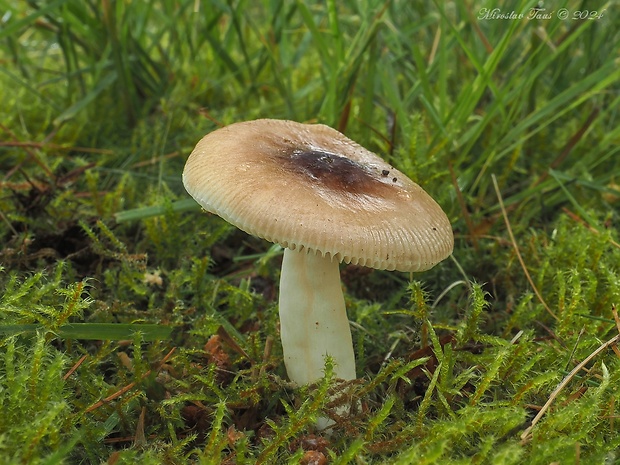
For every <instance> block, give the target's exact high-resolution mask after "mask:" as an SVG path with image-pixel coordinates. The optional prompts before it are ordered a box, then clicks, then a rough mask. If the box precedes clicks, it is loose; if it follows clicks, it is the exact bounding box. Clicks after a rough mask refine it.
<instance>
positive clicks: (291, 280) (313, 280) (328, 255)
mask: <svg viewBox="0 0 620 465" xmlns="http://www.w3.org/2000/svg"><path fill="white" fill-rule="evenodd" d="M183 183H184V185H185V188H186V189H187V191H188V192H189V194H190V195H191V196H192V197H194V199H195V200H196V201H197V202H198V203H199V204H200V205H201V206H202V207H203V208H204V209H205V210H207V211H209V212H212V213H215V214H217V215H219V216H221V217H222V218H223V219H225V220H226V221H228V222H229V223H232V224H233V225H235V226H237V227H238V228H240V229H242V230H243V231H245V232H247V233H248V234H252V235H255V236H258V237H261V238H263V239H266V240H268V241H271V242H275V243H278V244H280V245H281V246H282V247H284V248H285V249H284V257H283V260H282V270H281V274H280V299H279V312H280V333H281V339H282V349H283V352H284V363H285V366H286V371H287V374H288V376H289V378H290V380H291V381H293V382H294V383H297V384H298V385H304V384H309V383H312V382H315V381H317V380H318V379H320V378H321V377H322V376H323V371H324V367H325V356H326V355H329V356H331V357H332V359H333V361H334V364H335V367H334V373H335V376H336V377H337V378H341V379H345V380H351V379H355V378H356V373H355V356H354V352H353V343H352V339H351V330H350V328H349V321H348V319H347V314H346V309H345V302H344V296H343V293H342V287H341V283H340V272H339V263H340V262H345V263H352V264H356V265H362V266H367V267H371V268H376V269H379V270H399V271H423V270H427V269H429V268H431V267H433V266H434V265H435V264H437V263H438V262H440V261H441V260H443V259H444V258H446V257H448V256H449V255H450V254H451V253H452V248H453V244H454V238H453V234H452V228H451V226H450V222H449V221H448V218H447V217H446V215H445V213H444V212H443V211H442V209H441V207H439V205H438V204H437V203H436V202H435V201H434V200H433V199H432V198H431V197H430V196H429V195H428V194H427V193H426V192H425V191H424V190H422V188H421V187H420V186H418V185H417V184H415V183H414V182H413V181H411V180H410V179H409V178H407V177H406V176H405V175H404V174H403V173H401V172H400V171H398V170H397V169H395V168H394V167H393V166H390V165H389V164H388V163H386V162H385V161H384V160H382V159H381V158H379V157H378V156H377V155H375V154H374V153H372V152H370V151H368V150H366V149H365V148H363V147H362V146H360V145H359V144H357V143H355V142H353V141H352V140H350V139H348V138H347V137H345V136H344V135H343V134H341V133H340V132H338V131H336V130H335V129H332V128H330V127H328V126H325V125H322V124H301V123H297V122H293V121H283V120H271V119H260V120H255V121H247V122H241V123H235V124H231V125H229V126H226V127H223V128H221V129H217V130H216V131H214V132H211V133H210V134H208V135H206V136H205V137H204V138H203V139H202V140H201V141H200V142H199V143H198V145H197V146H196V148H195V149H194V151H193V152H192V153H191V155H190V156H189V159H188V160H187V163H186V165H185V170H184V172H183Z"/></svg>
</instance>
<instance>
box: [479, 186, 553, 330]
mask: <svg viewBox="0 0 620 465" xmlns="http://www.w3.org/2000/svg"><path fill="white" fill-rule="evenodd" d="M491 178H492V179H493V187H494V188H495V194H496V195H497V200H498V201H499V207H500V209H501V210H502V216H503V217H504V222H505V223H506V229H507V230H508V235H509V236H510V241H511V242H512V246H513V247H514V249H515V253H516V254H517V259H518V260H519V263H520V264H521V268H523V272H524V273H525V277H526V278H527V281H528V282H529V283H530V286H532V289H533V290H534V293H535V294H536V297H538V300H539V301H540V303H541V304H542V305H543V307H545V310H547V313H549V315H551V316H552V317H553V319H554V320H556V321H557V320H558V317H557V316H556V314H555V313H553V311H551V309H550V308H549V306H548V305H547V302H545V299H543V297H542V295H541V294H540V292H539V291H538V288H537V287H536V285H535V284H534V281H532V277H531V276H530V272H529V271H528V270H527V267H526V266H525V262H524V261H523V257H522V256H521V252H519V246H518V245H517V241H516V240H515V236H514V234H512V228H511V227H510V221H509V220H508V215H507V214H506V208H504V201H503V199H502V194H501V193H500V191H499V186H498V185H497V179H496V178H495V175H494V174H492V175H491Z"/></svg>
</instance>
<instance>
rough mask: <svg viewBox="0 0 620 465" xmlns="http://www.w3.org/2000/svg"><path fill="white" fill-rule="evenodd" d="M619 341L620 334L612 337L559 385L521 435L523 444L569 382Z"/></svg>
mask: <svg viewBox="0 0 620 465" xmlns="http://www.w3.org/2000/svg"><path fill="white" fill-rule="evenodd" d="M618 341H620V334H617V335H616V336H614V337H612V338H611V339H610V340H609V341H607V342H604V343H603V344H601V345H600V346H599V347H598V348H597V349H596V350H595V351H594V352H592V353H591V354H590V355H588V356H587V357H586V358H585V359H584V360H583V361H582V362H581V363H579V364H578V365H577V366H576V367H575V368H573V370H572V371H571V372H570V373H569V374H568V375H566V377H565V378H564V379H563V380H562V381H561V382H560V384H558V386H557V387H556V388H555V389H554V390H553V392H552V393H551V395H550V396H549V399H548V400H547V402H545V405H543V406H542V408H541V409H540V411H539V412H538V414H536V416H535V417H534V419H533V420H532V424H531V425H530V426H529V427H528V428H526V429H525V431H523V433H521V441H522V442H527V441H528V440H529V439H530V433H531V432H532V429H534V426H536V423H538V422H539V421H540V419H541V418H542V417H543V415H544V414H545V413H546V412H547V410H549V407H550V406H551V404H552V403H553V401H554V400H555V399H556V397H557V396H558V394H560V392H561V391H562V389H564V388H565V387H566V385H567V384H568V383H569V381H570V380H571V379H573V377H574V376H575V375H576V374H577V373H578V372H579V371H580V370H581V369H582V368H583V367H585V366H586V365H587V364H588V363H589V362H590V360H592V359H593V358H594V357H596V356H597V355H598V354H600V353H601V352H603V351H604V350H605V349H607V348H609V347H613V346H614V345H616V344H617V343H618Z"/></svg>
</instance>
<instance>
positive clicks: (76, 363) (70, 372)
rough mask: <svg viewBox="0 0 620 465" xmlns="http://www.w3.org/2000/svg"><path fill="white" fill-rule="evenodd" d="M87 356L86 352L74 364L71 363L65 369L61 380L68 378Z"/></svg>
mask: <svg viewBox="0 0 620 465" xmlns="http://www.w3.org/2000/svg"><path fill="white" fill-rule="evenodd" d="M87 357H88V354H86V355H82V358H80V359H79V360H78V361H77V362H75V365H73V366H72V367H71V369H69V371H67V373H66V374H65V376H63V377H62V379H63V381H66V380H67V379H69V376H71V375H72V374H73V373H74V372H75V370H77V369H78V368H79V367H80V365H81V364H82V363H84V360H86V358H87Z"/></svg>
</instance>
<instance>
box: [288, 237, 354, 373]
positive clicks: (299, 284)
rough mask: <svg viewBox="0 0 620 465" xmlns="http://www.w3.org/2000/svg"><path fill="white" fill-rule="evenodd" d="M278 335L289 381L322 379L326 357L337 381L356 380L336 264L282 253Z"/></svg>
mask: <svg viewBox="0 0 620 465" xmlns="http://www.w3.org/2000/svg"><path fill="white" fill-rule="evenodd" d="M280 333H281V338H282V349H283V351H284V364H285V365H286V371H287V373H288V376H289V379H290V380H291V381H293V382H294V383H297V384H299V385H303V384H309V383H313V382H315V381H317V380H318V379H320V378H321V377H322V376H323V372H324V368H325V356H326V355H330V356H331V357H332V359H333V360H334V364H335V367H334V373H335V375H336V377H337V378H341V379H345V380H351V379H355V355H354V353H353V341H352V339H351V329H350V328H349V320H348V318H347V311H346V308H345V305H344V296H343V294H342V287H341V285H340V269H339V267H338V260H333V259H332V257H331V256H329V255H327V256H325V257H323V256H321V255H320V253H316V254H315V253H313V252H310V253H307V251H306V250H302V251H301V252H298V251H295V250H290V249H284V258H283V261H282V272H281V275H280Z"/></svg>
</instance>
